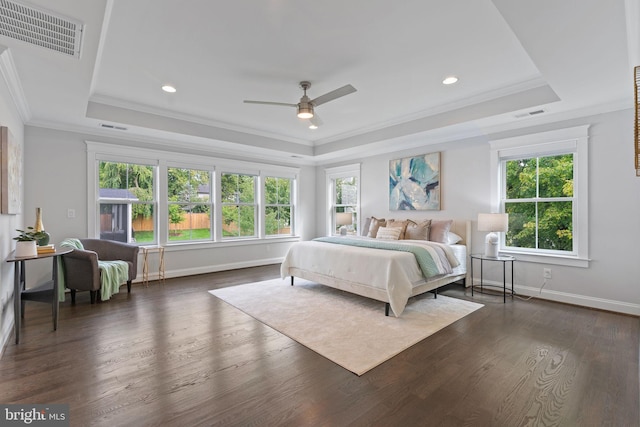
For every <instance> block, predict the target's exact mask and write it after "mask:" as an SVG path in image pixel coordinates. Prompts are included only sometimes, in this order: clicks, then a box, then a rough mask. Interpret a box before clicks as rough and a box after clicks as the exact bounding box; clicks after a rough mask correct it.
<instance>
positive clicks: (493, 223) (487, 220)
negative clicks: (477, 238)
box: [478, 213, 509, 258]
mask: <svg viewBox="0 0 640 427" xmlns="http://www.w3.org/2000/svg"><path fill="white" fill-rule="evenodd" d="M508 229H509V214H506V213H479V214H478V231H488V232H489V233H488V234H487V237H486V239H485V244H484V256H486V257H490V258H496V257H497V256H498V242H499V240H500V239H499V236H498V234H497V233H505V232H506V231H507V230H508Z"/></svg>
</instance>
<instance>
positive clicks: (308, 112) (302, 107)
mask: <svg viewBox="0 0 640 427" xmlns="http://www.w3.org/2000/svg"><path fill="white" fill-rule="evenodd" d="M311 117H313V105H311V104H308V103H306V102H305V103H300V104H298V118H301V119H310V118H311Z"/></svg>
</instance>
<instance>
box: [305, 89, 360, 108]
mask: <svg viewBox="0 0 640 427" xmlns="http://www.w3.org/2000/svg"><path fill="white" fill-rule="evenodd" d="M355 91H356V88H355V87H353V86H351V85H345V86H342V87H341V88H338V89H336V90H332V91H331V92H329V93H325V94H324V95H320V96H319V97H317V98H316V99H312V100H311V103H312V104H313V105H314V106H318V105H322V104H324V103H326V102H329V101H333V100H334V99H337V98H340V97H342V96H345V95H349V94H350V93H353V92H355Z"/></svg>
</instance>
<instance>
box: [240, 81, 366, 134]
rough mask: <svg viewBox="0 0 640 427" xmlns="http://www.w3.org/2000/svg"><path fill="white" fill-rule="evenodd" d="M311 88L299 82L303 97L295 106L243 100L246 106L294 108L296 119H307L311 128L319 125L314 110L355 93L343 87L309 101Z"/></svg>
mask: <svg viewBox="0 0 640 427" xmlns="http://www.w3.org/2000/svg"><path fill="white" fill-rule="evenodd" d="M310 87H311V83H310V82H308V81H302V82H300V88H301V89H302V90H303V91H304V95H302V98H300V102H298V103H297V104H290V103H286V102H270V101H250V100H245V101H244V102H245V103H246V104H263V105H281V106H285V107H296V109H297V111H298V118H300V119H308V120H309V122H310V123H311V125H312V126H316V127H317V126H319V125H320V124H321V122H320V120H319V118H318V116H317V115H316V114H315V112H314V108H315V107H317V106H319V105H322V104H325V103H327V102H329V101H333V100H334V99H338V98H341V97H343V96H345V95H349V94H350V93H353V92H355V91H356V88H354V87H353V86H351V85H345V86H342V87H341V88H338V89H335V90H332V91H331V92H328V93H325V94H324V95H320V96H319V97H317V98H315V99H309V97H308V96H307V89H309V88H310Z"/></svg>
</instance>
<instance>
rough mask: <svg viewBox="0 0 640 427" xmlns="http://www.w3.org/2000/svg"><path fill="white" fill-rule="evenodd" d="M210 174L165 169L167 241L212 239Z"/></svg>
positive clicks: (188, 170)
mask: <svg viewBox="0 0 640 427" xmlns="http://www.w3.org/2000/svg"><path fill="white" fill-rule="evenodd" d="M210 183H211V173H210V172H209V171H206V170H199V169H183V168H175V167H170V168H168V169H167V196H168V203H167V219H168V221H169V237H168V239H169V241H191V240H210V239H211V237H212V236H211V212H213V209H212V206H211V201H212V199H211V185H210Z"/></svg>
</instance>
